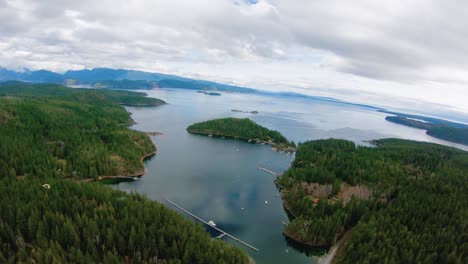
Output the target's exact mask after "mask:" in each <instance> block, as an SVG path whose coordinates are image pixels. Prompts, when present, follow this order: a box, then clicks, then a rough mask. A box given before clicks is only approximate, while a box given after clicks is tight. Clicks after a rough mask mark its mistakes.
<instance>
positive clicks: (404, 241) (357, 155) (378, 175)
mask: <svg viewBox="0 0 468 264" xmlns="http://www.w3.org/2000/svg"><path fill="white" fill-rule="evenodd" d="M374 143H375V144H376V145H377V146H378V147H356V146H355V145H354V143H352V142H349V141H344V140H333V139H330V140H318V141H309V142H305V143H303V144H300V145H299V148H298V150H297V152H296V158H295V160H294V162H293V165H292V167H291V168H290V169H289V170H288V171H286V172H285V173H284V174H283V175H282V176H280V177H279V178H278V179H277V182H276V183H277V186H278V187H279V188H280V190H281V194H282V198H283V200H284V204H285V207H286V208H287V209H288V210H289V211H290V212H291V214H292V215H293V217H292V219H291V222H290V223H289V225H288V226H287V227H286V229H285V231H284V233H285V235H286V236H287V237H289V238H291V239H293V240H295V241H298V242H301V243H304V244H308V245H312V246H328V245H331V244H333V243H335V242H336V241H337V239H339V238H340V236H342V235H343V234H344V233H345V232H346V231H347V230H349V229H351V228H353V233H352V235H351V238H350V240H349V241H348V242H347V243H346V244H345V246H344V247H343V248H342V249H341V250H340V252H341V254H340V255H339V256H338V258H337V259H336V261H337V262H338V263H380V262H388V263H466V262H467V260H468V259H467V258H468V256H467V255H466V252H467V251H466V250H467V244H466V238H467V237H468V231H467V230H468V222H467V221H466V217H467V214H468V199H467V193H468V185H467V184H466V183H467V182H468V153H467V152H464V151H461V150H457V149H454V148H449V147H444V146H440V145H435V144H430V143H420V142H414V141H407V140H399V139H385V140H377V141H375V142H374Z"/></svg>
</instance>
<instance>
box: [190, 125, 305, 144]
mask: <svg viewBox="0 0 468 264" xmlns="http://www.w3.org/2000/svg"><path fill="white" fill-rule="evenodd" d="M187 131H188V132H190V133H192V134H199V135H208V136H213V137H225V138H235V139H240V140H245V141H248V142H252V143H260V144H269V145H272V146H273V149H274V150H280V151H287V152H294V151H295V147H296V145H295V143H294V142H293V141H291V142H289V141H288V139H286V137H284V136H283V135H282V134H281V133H280V132H278V131H275V130H270V129H268V128H265V127H262V126H260V125H258V124H257V123H255V122H254V121H252V120H250V119H248V118H232V117H229V118H222V119H214V120H210V121H205V122H201V123H195V124H193V125H190V126H189V127H188V128H187Z"/></svg>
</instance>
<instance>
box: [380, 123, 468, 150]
mask: <svg viewBox="0 0 468 264" xmlns="http://www.w3.org/2000/svg"><path fill="white" fill-rule="evenodd" d="M385 120H387V121H390V122H393V123H397V124H400V125H405V126H409V127H414V128H419V129H424V130H426V134H428V135H429V136H432V137H435V138H439V139H443V140H447V141H450V142H454V143H459V144H463V145H467V146H468V126H466V125H462V124H459V125H458V126H454V125H452V124H451V123H448V124H439V123H431V122H426V121H424V122H422V121H418V120H415V119H410V118H407V117H404V116H387V117H386V118H385Z"/></svg>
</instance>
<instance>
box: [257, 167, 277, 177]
mask: <svg viewBox="0 0 468 264" xmlns="http://www.w3.org/2000/svg"><path fill="white" fill-rule="evenodd" d="M257 169H259V170H262V171H265V172H268V173H270V174H273V175H275V176H279V173H276V172H274V171H271V170H269V169H267V168H263V167H260V166H257Z"/></svg>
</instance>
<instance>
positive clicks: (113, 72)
mask: <svg viewBox="0 0 468 264" xmlns="http://www.w3.org/2000/svg"><path fill="white" fill-rule="evenodd" d="M12 80H14V81H23V82H34V83H58V84H64V85H69V86H70V85H86V86H91V87H95V88H110V89H152V88H158V87H159V88H182V89H191V90H210V91H229V92H238V93H253V92H255V91H256V90H255V89H251V88H245V87H238V86H233V85H227V84H221V83H216V82H211V81H205V80H195V79H189V78H184V77H179V76H175V75H169V74H162V73H152V72H144V71H135V70H125V69H110V68H95V69H92V70H88V69H84V70H78V71H67V72H65V73H64V74H60V73H56V72H52V71H47V70H38V71H30V70H24V71H21V72H19V71H12V70H8V69H5V68H1V67H0V82H1V81H12Z"/></svg>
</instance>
